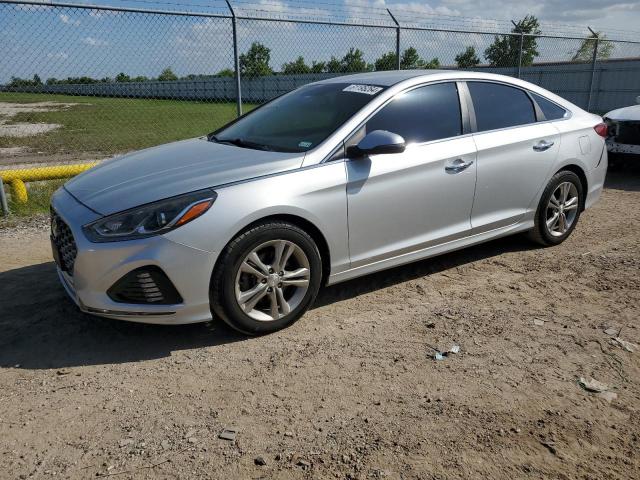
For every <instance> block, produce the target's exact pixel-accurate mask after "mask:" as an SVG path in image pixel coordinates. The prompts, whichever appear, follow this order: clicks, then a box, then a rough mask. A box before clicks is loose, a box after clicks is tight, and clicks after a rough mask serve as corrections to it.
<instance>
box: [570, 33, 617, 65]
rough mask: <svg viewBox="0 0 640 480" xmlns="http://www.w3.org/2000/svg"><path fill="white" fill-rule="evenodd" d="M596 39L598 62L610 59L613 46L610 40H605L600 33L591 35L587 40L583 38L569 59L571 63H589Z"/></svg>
mask: <svg viewBox="0 0 640 480" xmlns="http://www.w3.org/2000/svg"><path fill="white" fill-rule="evenodd" d="M596 38H598V39H599V40H598V55H597V57H596V58H597V59H598V60H606V59H607V58H609V57H611V53H612V52H613V49H614V44H613V42H611V41H610V40H607V39H606V36H605V35H602V34H601V33H600V32H596V33H595V34H593V33H592V34H591V35H590V36H589V38H585V39H584V40H583V41H582V43H581V44H580V46H579V47H578V49H577V50H576V53H575V54H574V55H573V57H571V61H572V62H590V61H591V60H592V59H593V49H594V48H595V46H596Z"/></svg>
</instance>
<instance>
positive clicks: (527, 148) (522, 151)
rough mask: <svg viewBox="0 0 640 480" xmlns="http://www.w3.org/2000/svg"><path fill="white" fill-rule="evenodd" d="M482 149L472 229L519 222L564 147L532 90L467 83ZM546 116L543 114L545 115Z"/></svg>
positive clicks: (489, 83) (480, 151)
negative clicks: (541, 120)
mask: <svg viewBox="0 0 640 480" xmlns="http://www.w3.org/2000/svg"><path fill="white" fill-rule="evenodd" d="M467 86H468V89H469V93H470V95H471V100H472V103H473V113H474V114H475V123H476V133H474V135H473V138H474V140H475V143H476V147H477V149H478V159H477V163H478V169H477V183H476V194H475V199H474V203H473V210H472V213H471V225H472V227H473V233H480V232H483V231H487V230H492V229H494V228H499V227H504V226H507V225H511V224H514V223H517V222H518V221H520V220H521V219H522V218H523V216H524V215H525V213H526V212H527V211H528V209H530V208H535V204H533V205H532V202H533V200H534V199H535V198H536V197H537V194H538V192H539V191H540V189H541V188H542V187H543V185H544V183H545V181H546V179H547V178H548V175H549V174H550V170H551V168H552V167H553V165H554V162H555V160H556V157H557V155H558V151H559V148H560V139H561V138H560V134H559V131H558V130H557V129H556V128H555V127H554V126H553V124H552V123H550V122H540V121H539V120H540V119H544V117H543V116H542V115H541V113H540V111H539V109H538V107H537V106H536V104H535V103H534V102H533V101H532V99H531V97H530V96H529V94H528V93H527V92H526V91H524V90H522V89H519V88H517V87H514V86H509V85H506V84H501V83H494V82H484V81H477V82H471V81H470V82H467ZM541 117H542V118H541Z"/></svg>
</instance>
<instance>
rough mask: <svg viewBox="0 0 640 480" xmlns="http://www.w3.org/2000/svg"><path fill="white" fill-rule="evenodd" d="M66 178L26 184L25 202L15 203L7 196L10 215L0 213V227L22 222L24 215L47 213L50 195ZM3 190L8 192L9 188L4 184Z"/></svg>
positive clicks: (31, 215) (32, 215)
mask: <svg viewBox="0 0 640 480" xmlns="http://www.w3.org/2000/svg"><path fill="white" fill-rule="evenodd" d="M64 182H66V180H47V181H42V182H31V183H29V184H27V189H28V192H29V200H28V201H27V203H17V202H14V201H12V199H11V196H10V195H8V197H9V210H10V211H11V215H8V216H7V215H1V214H0V229H2V228H10V227H13V226H15V225H18V224H20V223H22V222H23V220H24V217H34V216H37V215H48V213H49V201H50V199H51V195H53V192H55V191H56V190H57V189H58V188H60V187H61V186H62V185H63V184H64ZM5 192H7V194H10V189H9V188H8V186H6V185H5ZM0 211H1V209H0Z"/></svg>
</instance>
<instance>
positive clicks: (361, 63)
mask: <svg viewBox="0 0 640 480" xmlns="http://www.w3.org/2000/svg"><path fill="white" fill-rule="evenodd" d="M363 56H364V54H363V53H362V50H360V49H359V48H353V47H352V48H350V49H349V51H348V52H347V53H346V54H345V56H344V57H342V60H341V61H340V71H341V72H342V73H351V72H365V71H367V70H368V67H367V62H366V61H365V60H364V58H362V57H363Z"/></svg>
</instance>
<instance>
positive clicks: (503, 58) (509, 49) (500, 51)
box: [484, 15, 541, 67]
mask: <svg viewBox="0 0 640 480" xmlns="http://www.w3.org/2000/svg"><path fill="white" fill-rule="evenodd" d="M511 33H515V34H522V33H526V34H530V35H538V34H539V33H541V30H540V22H538V19H537V18H536V17H534V16H533V15H527V16H526V17H524V18H523V19H522V20H520V21H518V22H517V23H516V25H515V26H514V27H513V28H512V29H511ZM530 35H526V36H524V37H523V38H522V39H521V37H520V35H496V36H495V37H494V40H493V43H492V44H491V45H489V47H488V48H487V49H486V50H485V51H484V57H485V58H486V59H487V60H488V61H489V63H490V64H491V66H492V67H515V66H517V65H518V58H519V55H520V40H522V66H527V65H531V64H532V63H533V59H534V58H536V57H537V56H538V55H539V54H540V53H539V52H538V44H537V42H536V37H534V36H530Z"/></svg>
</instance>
